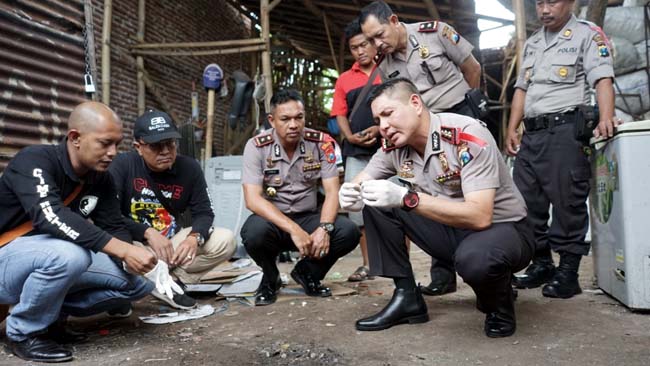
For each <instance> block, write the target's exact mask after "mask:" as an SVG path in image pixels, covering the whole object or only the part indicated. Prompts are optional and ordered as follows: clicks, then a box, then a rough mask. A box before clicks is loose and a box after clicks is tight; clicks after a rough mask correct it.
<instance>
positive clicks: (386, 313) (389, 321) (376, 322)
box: [355, 287, 429, 330]
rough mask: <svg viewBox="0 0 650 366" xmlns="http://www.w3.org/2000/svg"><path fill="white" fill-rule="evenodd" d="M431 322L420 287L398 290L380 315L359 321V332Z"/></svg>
mask: <svg viewBox="0 0 650 366" xmlns="http://www.w3.org/2000/svg"><path fill="white" fill-rule="evenodd" d="M428 321H429V314H428V312H427V304H426V303H425V302H424V298H423V297H422V294H421V293H420V289H419V288H418V287H414V288H410V289H404V288H396V289H395V292H393V298H392V299H390V302H389V303H388V305H386V307H385V308H383V309H382V310H381V311H380V312H379V313H377V314H375V315H372V316H369V317H367V318H363V319H359V320H357V322H356V324H355V326H356V328H357V330H382V329H388V328H390V327H392V326H394V325H398V324H406V323H409V324H417V323H425V322H428Z"/></svg>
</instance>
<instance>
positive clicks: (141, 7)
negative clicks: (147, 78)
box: [135, 0, 146, 116]
mask: <svg viewBox="0 0 650 366" xmlns="http://www.w3.org/2000/svg"><path fill="white" fill-rule="evenodd" d="M145 2H146V0H138V33H137V34H136V38H137V41H138V43H143V42H144V30H145V24H146V23H145V8H146V7H145ZM135 62H136V64H137V70H138V71H137V79H136V82H137V90H138V115H139V116H141V115H143V114H144V109H145V105H146V99H145V98H146V92H145V86H144V79H143V78H144V74H143V72H142V71H143V70H144V58H143V57H142V56H141V55H138V56H137V57H136V58H135Z"/></svg>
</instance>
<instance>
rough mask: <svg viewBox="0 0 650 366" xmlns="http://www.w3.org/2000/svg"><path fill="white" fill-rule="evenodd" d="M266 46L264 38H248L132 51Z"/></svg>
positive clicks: (153, 45) (143, 46)
mask: <svg viewBox="0 0 650 366" xmlns="http://www.w3.org/2000/svg"><path fill="white" fill-rule="evenodd" d="M260 44H264V40H263V39H262V38H246V39H236V40H229V41H215V42H170V43H141V44H137V45H135V46H133V47H131V49H132V50H135V49H139V50H143V49H150V48H199V47H210V48H220V47H224V48H225V47H231V46H253V45H260Z"/></svg>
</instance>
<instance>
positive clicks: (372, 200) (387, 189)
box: [361, 180, 408, 208]
mask: <svg viewBox="0 0 650 366" xmlns="http://www.w3.org/2000/svg"><path fill="white" fill-rule="evenodd" d="M406 193H408V189H407V188H406V187H401V186H398V185H397V184H395V183H393V182H391V181H389V180H368V181H365V182H363V183H362V184H361V197H363V203H365V204H366V205H368V206H372V207H377V208H394V207H401V206H402V199H403V198H404V195H406Z"/></svg>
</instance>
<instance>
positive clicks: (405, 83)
mask: <svg viewBox="0 0 650 366" xmlns="http://www.w3.org/2000/svg"><path fill="white" fill-rule="evenodd" d="M395 91H406V92H407V93H408V94H409V95H411V94H417V95H418V96H419V97H422V96H421V95H420V92H419V91H418V88H417V87H416V86H415V84H413V82H412V81H411V80H409V79H406V78H396V79H389V80H388V81H385V82H383V83H381V84H379V85H376V86H375V87H374V88H373V89H372V90H371V91H370V95H369V96H368V101H367V103H368V105H371V104H372V102H373V101H374V100H375V99H377V98H379V97H380V96H382V95H384V94H386V93H391V94H392V93H393V92H395Z"/></svg>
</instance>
